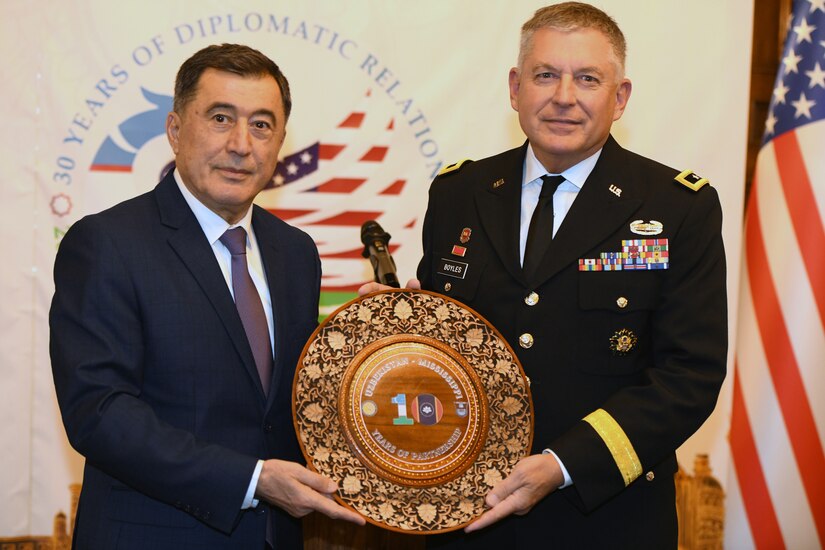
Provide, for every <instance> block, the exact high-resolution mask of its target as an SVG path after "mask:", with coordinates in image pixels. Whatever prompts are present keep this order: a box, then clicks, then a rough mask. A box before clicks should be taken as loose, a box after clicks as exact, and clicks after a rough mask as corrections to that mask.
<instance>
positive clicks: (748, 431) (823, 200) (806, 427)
mask: <svg viewBox="0 0 825 550" xmlns="http://www.w3.org/2000/svg"><path fill="white" fill-rule="evenodd" d="M823 65H825V0H795V1H794V3H793V16H792V19H791V22H790V24H789V27H788V34H787V38H786V41H785V49H784V53H783V57H782V61H781V64H780V68H779V74H778V75H777V78H776V84H775V86H774V91H773V98H772V101H771V104H770V110H769V113H768V118H767V122H766V124H765V133H764V137H763V143H762V149H761V150H760V152H759V156H758V158H757V166H756V172H755V176H754V182H753V188H752V189H751V195H750V199H749V202H748V206H747V213H746V218H745V232H744V238H743V242H744V251H743V256H742V262H743V263H742V280H741V285H740V302H739V323H738V338H737V345H736V365H735V373H734V380H733V383H734V388H733V408H732V414H731V429H730V446H731V454H732V458H733V467H734V468H735V476H733V479H731V480H730V483H729V491H728V506H727V508H728V514H727V515H728V521H727V525H726V541H727V547H729V548H743V547H749V546H752V547H755V548H770V549H774V548H790V549H796V548H800V549H807V548H821V547H822V546H823V545H825V453H823V442H825V226H824V225H823V219H825V120H823V118H825V70H823Z"/></svg>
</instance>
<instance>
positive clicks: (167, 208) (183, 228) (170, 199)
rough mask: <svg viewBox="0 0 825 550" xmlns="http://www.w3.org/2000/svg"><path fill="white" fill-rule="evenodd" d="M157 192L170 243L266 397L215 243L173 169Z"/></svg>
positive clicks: (261, 393) (261, 392)
mask: <svg viewBox="0 0 825 550" xmlns="http://www.w3.org/2000/svg"><path fill="white" fill-rule="evenodd" d="M155 195H156V197H157V201H158V207H159V209H160V216H161V223H163V224H164V225H166V226H168V227H170V228H173V229H175V231H174V232H173V233H172V234H171V236H170V237H169V245H170V246H171V247H172V249H174V251H175V253H176V254H177V255H178V257H179V258H180V259H181V261H182V262H183V264H184V265H185V266H186V268H187V269H188V270H189V272H190V273H191V274H192V277H194V278H195V280H196V281H197V283H198V285H199V286H200V287H201V289H202V290H203V293H204V294H205V295H206V297H207V299H208V300H209V301H210V302H211V303H212V306H213V307H214V308H215V312H216V313H217V314H218V317H219V318H220V319H221V322H223V324H224V326H225V327H226V332H227V333H228V334H229V338H230V340H231V341H232V344H233V345H234V346H235V349H236V350H237V351H238V355H239V356H240V357H241V360H242V362H243V365H244V368H245V369H246V371H247V373H248V374H249V376H250V377H251V378H252V380H253V381H254V382H255V383H256V385H257V387H258V388H259V389H260V390H261V391H260V397H261V400H262V401H263V397H264V395H263V387H262V386H261V378H260V376H259V375H258V370H257V368H256V367H255V358H254V357H253V355H252V349H251V348H250V347H249V341H248V340H247V338H246V332H244V328H243V325H242V324H241V318H240V316H239V315H238V310H237V308H236V307H235V302H234V301H233V300H232V294H231V293H230V292H229V287H228V286H227V285H226V280H225V279H224V278H223V274H222V273H221V269H220V266H218V262H217V260H216V259H215V254H214V252H212V247H211V246H210V244H209V242H207V240H206V237H205V236H204V234H203V230H202V229H201V226H200V224H198V220H197V218H195V215H194V214H193V213H192V211H191V210H190V209H189V205H188V204H186V201H185V200H184V198H183V196H182V195H181V194H180V191H179V190H178V188H177V184H176V183H175V180H174V177H173V176H172V174H171V172H170V173H169V175H168V176H167V177H166V178H164V180H163V181H161V183H160V184H159V185H158V186H157V188H156V190H155Z"/></svg>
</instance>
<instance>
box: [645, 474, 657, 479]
mask: <svg viewBox="0 0 825 550" xmlns="http://www.w3.org/2000/svg"><path fill="white" fill-rule="evenodd" d="M655 477H656V474H654V473H653V472H648V473H646V474H645V479H646V480H648V481H653V479H654V478H655Z"/></svg>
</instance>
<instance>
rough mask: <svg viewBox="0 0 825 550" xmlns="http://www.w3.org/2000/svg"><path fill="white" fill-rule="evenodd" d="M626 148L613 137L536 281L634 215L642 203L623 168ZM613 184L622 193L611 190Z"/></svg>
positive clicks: (573, 257)
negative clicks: (618, 193) (617, 193)
mask: <svg viewBox="0 0 825 550" xmlns="http://www.w3.org/2000/svg"><path fill="white" fill-rule="evenodd" d="M623 155H624V150H623V149H622V148H621V147H620V146H619V145H618V144H617V143H616V141H615V140H614V139H613V138H612V136H611V137H609V138H608V140H607V143H605V146H604V148H603V149H602V154H601V156H600V157H599V160H598V162H597V163H596V166H595V168H594V169H593V172H591V173H590V176H589V177H588V178H587V181H586V183H585V185H584V187H582V189H581V191H580V192H579V195H578V197H576V200H575V201H574V202H573V206H572V207H571V208H570V211H569V212H568V213H567V216H565V218H564V221H563V222H562V224H561V226H560V227H559V230H558V231H557V232H556V236H555V238H554V239H553V243H552V245H551V246H550V250H549V252H548V254H547V255H546V256H545V257H544V261H543V262H542V263H541V265H540V266H539V267H538V269H537V272H536V281H535V282H536V285H535V286H538V285H540V284H542V283H544V282H545V281H546V280H547V279H549V278H550V277H552V276H553V275H555V274H556V273H558V272H559V271H561V270H562V269H564V268H565V267H567V266H569V265H570V263H571V262H575V261H577V260H578V258H581V257H582V255H583V254H585V253H586V252H587V251H589V250H590V249H592V248H593V247H594V246H596V245H598V244H599V243H600V242H602V241H603V240H604V239H606V238H608V237H609V236H610V235H611V234H613V233H615V232H616V230H617V229H618V228H619V227H620V226H621V225H622V224H624V223H625V222H627V220H628V219H629V218H630V217H631V215H632V214H633V212H635V211H636V210H638V208H639V207H640V206H641V204H642V200H641V198H640V197H639V196H638V194H637V192H635V189H634V185H633V183H634V182H633V181H632V180H631V179H630V178H628V177H626V174H625V172H624V171H623V170H622V167H623V166H624V163H623V162H622V156H623ZM611 185H612V186H614V188H617V189H619V190H620V195H618V196H617V195H616V193H615V192H614V191H611Z"/></svg>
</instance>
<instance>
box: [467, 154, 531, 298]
mask: <svg viewBox="0 0 825 550" xmlns="http://www.w3.org/2000/svg"><path fill="white" fill-rule="evenodd" d="M526 151H527V143H526V142H525V144H524V145H522V146H521V147H519V148H518V149H512V150H510V151H508V152H507V153H506V154H505V155H504V158H503V159H502V162H501V164H500V165H499V167H498V169H497V171H490V173H489V175H485V180H484V181H482V182H479V184H480V187H479V189H478V190H477V191H476V193H475V201H476V208H477V209H478V214H479V219H480V221H481V225H482V226H483V227H484V233H485V234H486V235H487V236H488V238H489V239H490V242H491V244H492V246H493V250H494V251H495V252H496V254H497V255H498V256H499V258H501V262H502V263H503V264H504V267H505V268H506V269H507V271H508V272H509V273H510V275H512V276H513V277H514V278H515V279H517V280H519V281H521V282H522V283H523V282H524V275H523V273H522V271H521V262H520V261H519V213H520V212H521V180H522V172H523V170H524V155H525V154H526Z"/></svg>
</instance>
